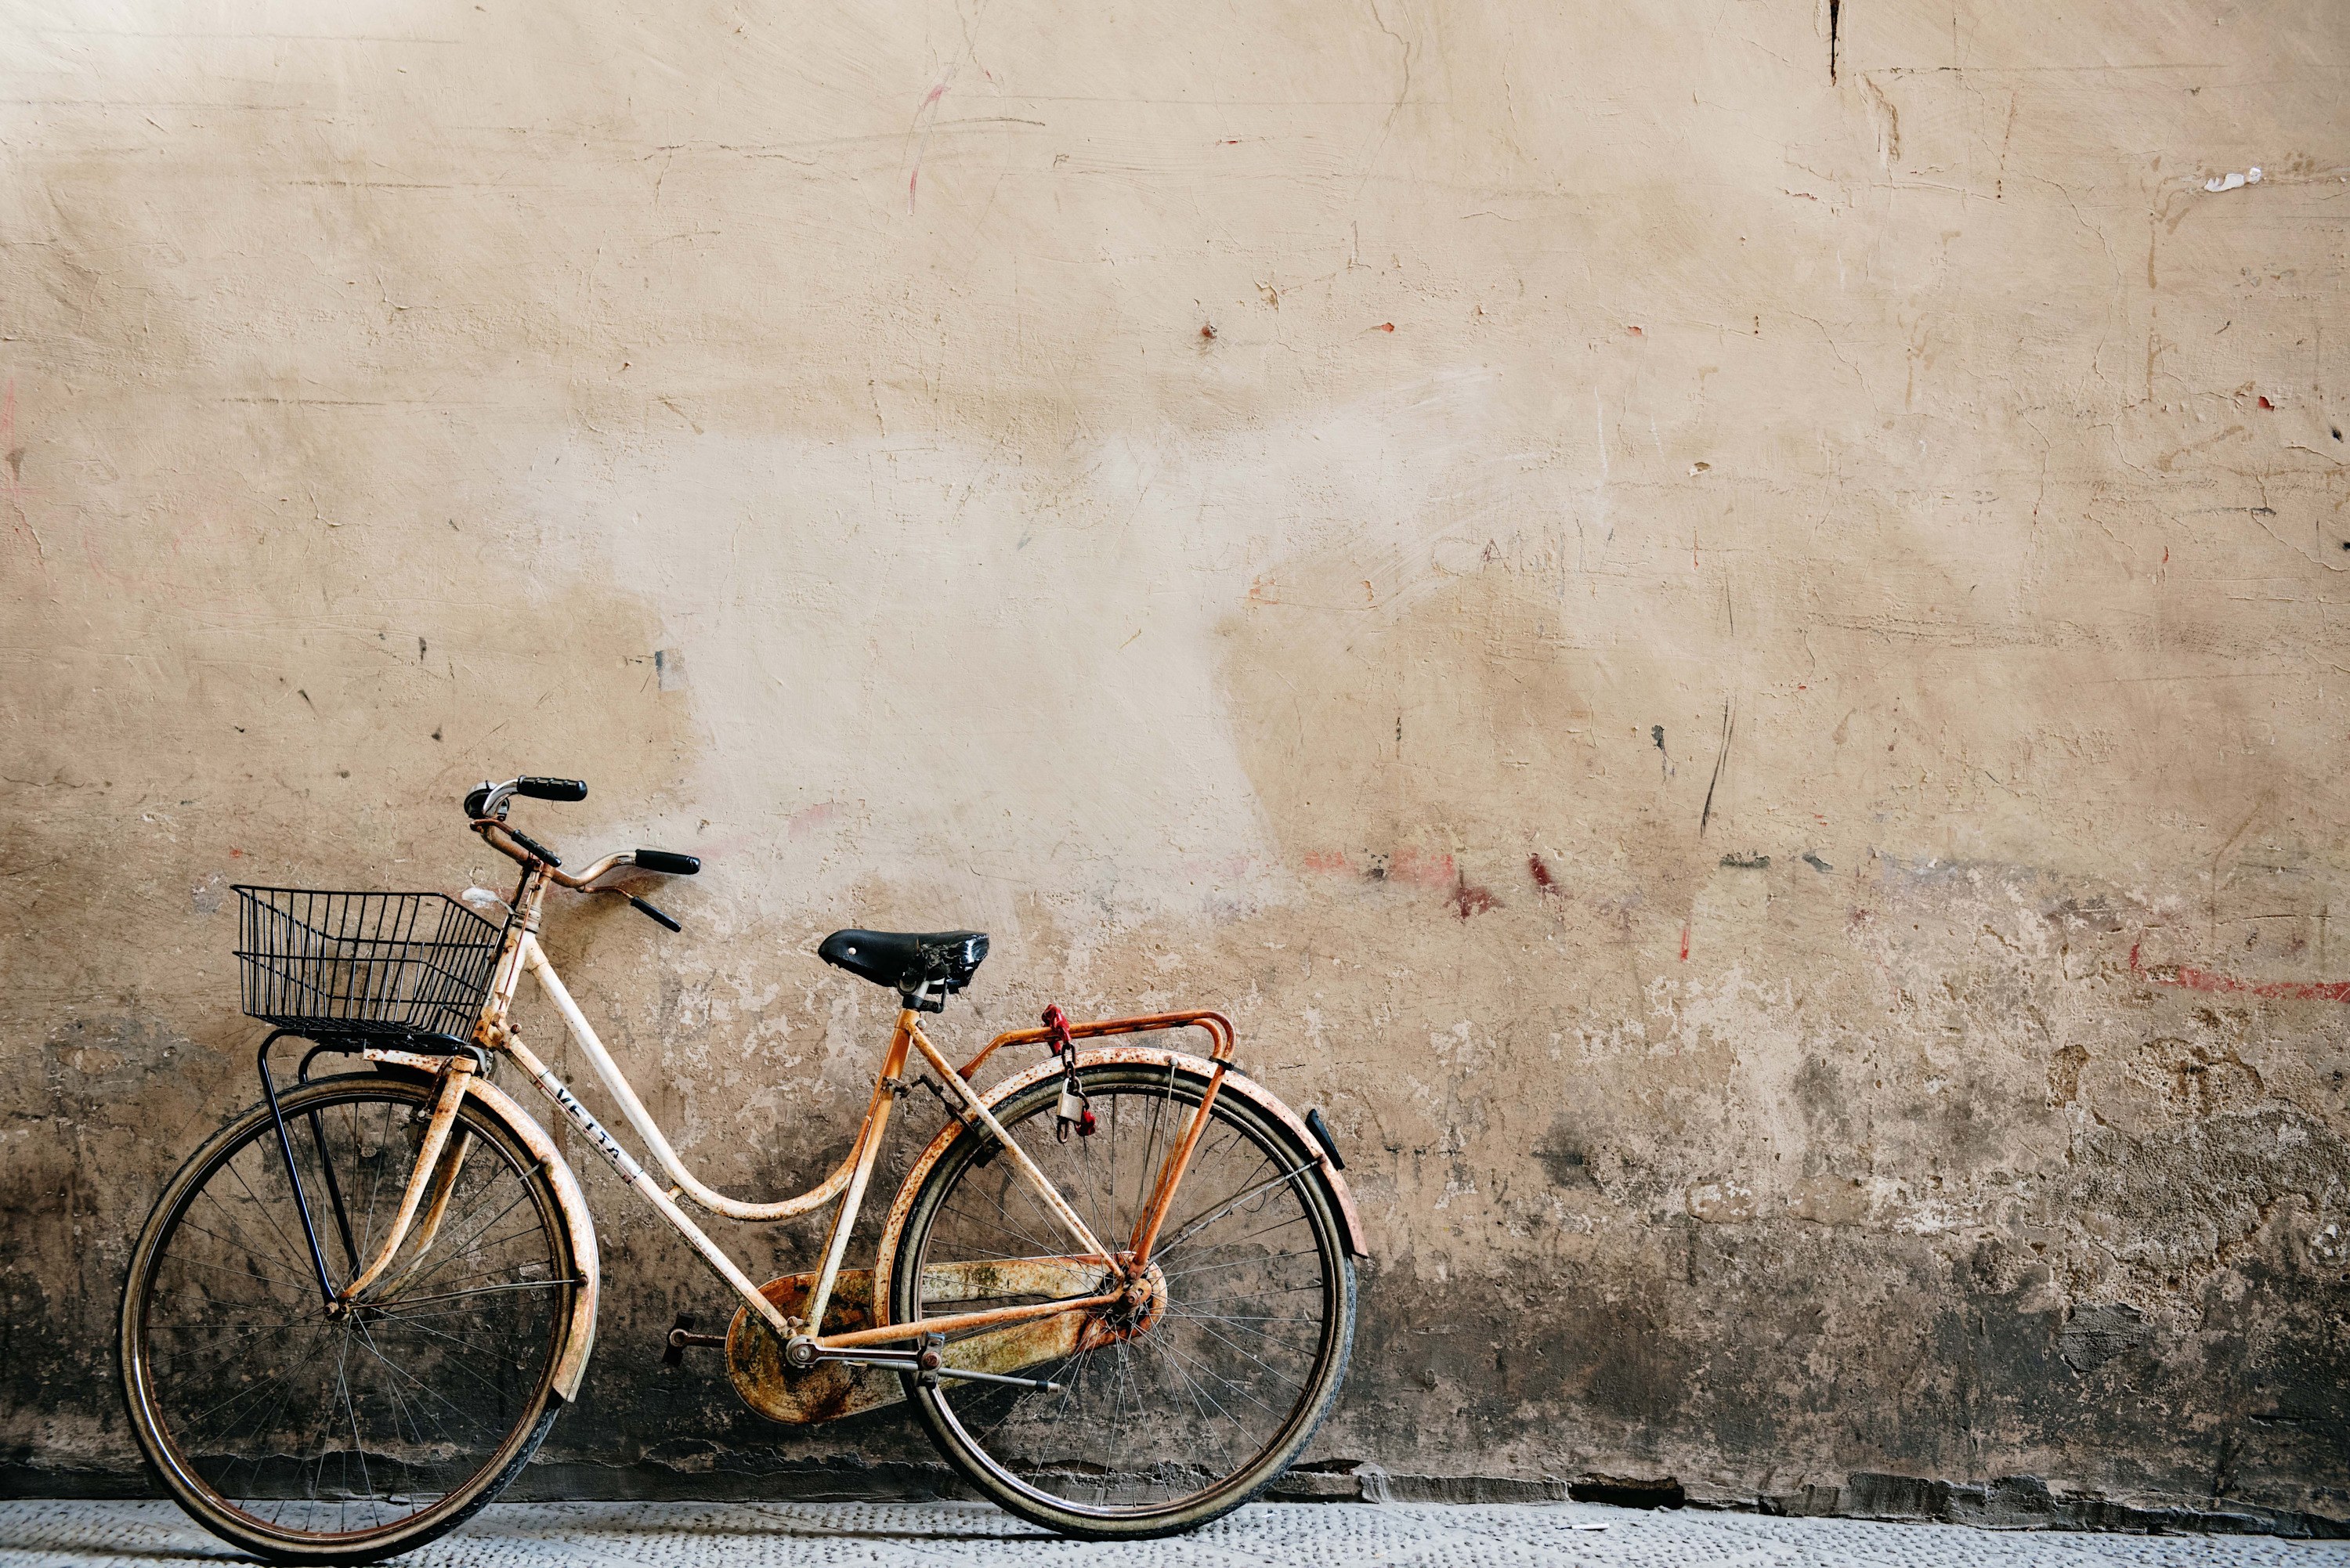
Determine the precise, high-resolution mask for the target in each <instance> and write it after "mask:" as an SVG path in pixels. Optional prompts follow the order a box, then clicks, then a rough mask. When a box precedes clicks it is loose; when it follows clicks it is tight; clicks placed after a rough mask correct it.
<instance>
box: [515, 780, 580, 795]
mask: <svg viewBox="0 0 2350 1568" xmlns="http://www.w3.org/2000/svg"><path fill="white" fill-rule="evenodd" d="M515 794H526V795H528V796H530V798H531V799H533V800H586V799H587V785H586V784H582V783H581V782H580V781H579V780H577V779H542V778H531V777H524V778H518V779H516V780H515Z"/></svg>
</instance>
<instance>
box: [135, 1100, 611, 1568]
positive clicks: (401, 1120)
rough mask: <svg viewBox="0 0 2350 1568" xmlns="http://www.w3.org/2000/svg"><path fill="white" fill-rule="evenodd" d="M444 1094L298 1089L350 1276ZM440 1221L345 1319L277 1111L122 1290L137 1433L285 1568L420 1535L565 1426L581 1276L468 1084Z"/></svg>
mask: <svg viewBox="0 0 2350 1568" xmlns="http://www.w3.org/2000/svg"><path fill="white" fill-rule="evenodd" d="M435 1094H436V1089H435V1087H434V1086H433V1085H430V1084H424V1083H414V1082H410V1081H407V1080H404V1079H400V1078H395V1077H391V1076H389V1075H367V1074H354V1075H347V1076H343V1077H338V1078H330V1079H328V1080H326V1081H324V1082H322V1083H318V1084H314V1085H308V1086H307V1087H304V1088H299V1089H296V1090H295V1091H293V1092H292V1093H290V1094H287V1095H285V1096H281V1097H280V1099H279V1105H280V1106H281V1107H282V1109H283V1111H284V1114H285V1119H286V1133H287V1134H288V1136H289V1137H290V1138H291V1139H292V1142H293V1147H294V1155H295V1165H296V1169H297V1170H298V1171H299V1172H300V1175H301V1184H302V1191H303V1194H304V1196H305V1198H306V1199H307V1204H308V1208H309V1213H310V1219H311V1221H312V1223H313V1225H314V1226H315V1228H316V1230H317V1236H318V1242H319V1246H320V1248H321V1249H322V1250H323V1251H324V1253H325V1256H326V1262H327V1269H328V1277H329V1279H330V1280H331V1281H332V1282H334V1284H335V1285H336V1286H337V1287H338V1288H339V1287H340V1286H341V1284H342V1283H343V1282H344V1281H346V1280H348V1279H349V1278H351V1277H352V1276H353V1275H354V1274H356V1273H357V1272H359V1270H360V1269H361V1268H363V1267H365V1266H366V1265H367V1263H368V1262H369V1261H370V1260H371V1259H372V1258H373V1256H374V1252H375V1248H376V1247H377V1246H378V1245H379V1244H380V1241H381V1239H382V1237H383V1235H384V1233H385V1231H386V1230H387V1228H388V1226H389V1224H390V1220H391V1218H392V1215H393V1213H394V1211H395V1210H397V1209H398V1208H399V1205H400V1196H401V1194H402V1192H403V1191H404V1190H405V1189H406V1186H407V1182H408V1178H409V1174H410V1172H411V1170H412V1169H413V1168H414V1167H415V1161H416V1156H417V1152H418V1147H419V1144H420V1142H421V1137H422V1134H423V1130H424V1127H425V1124H426V1123H427V1122H428V1121H429V1120H430V1119H431V1116H432V1105H433V1100H434V1096H435ZM461 1151H462V1159H461V1162H460V1163H459V1164H458V1166H457V1175H456V1178H455V1179H454V1181H453V1182H452V1183H451V1184H450V1186H449V1188H448V1199H447V1203H446V1205H445V1208H444V1209H443V1210H442V1214H441V1218H440V1224H439V1226H438V1229H437V1232H436V1233H435V1234H434V1236H433V1238H432V1243H431V1245H430V1246H429V1247H428V1248H423V1249H421V1250H420V1246H419V1243H420V1241H421V1239H422V1232H423V1231H424V1229H425V1225H426V1217H425V1216H424V1215H422V1214H420V1216H419V1220H418V1223H417V1225H416V1227H415V1228H413V1229H411V1231H410V1234H409V1239H408V1240H407V1241H404V1242H403V1243H402V1245H401V1248H400V1253H399V1255H398V1256H397V1257H395V1259H394V1260H393V1262H392V1264H391V1267H390V1270H389V1271H388V1272H386V1273H385V1274H384V1275H383V1276H382V1278H381V1279H380V1281H379V1282H378V1283H377V1284H376V1285H375V1286H373V1287H372V1288H371V1289H370V1290H369V1293H368V1299H367V1300H366V1302H365V1303H364V1304H362V1305H359V1306H358V1307H356V1308H352V1309H344V1310H339V1311H329V1309H328V1305H327V1303H326V1301H325V1299H324V1297H323V1295H322V1293H321V1292H320V1290H319V1288H318V1282H317V1271H316V1269H315V1267H314V1265H313V1263H312V1261H311V1255H310V1250H309V1247H308V1244H307V1242H306V1241H305V1240H304V1239H303V1231H302V1215H301V1210H299V1209H298V1208H297V1207H296V1199H295V1190H294V1188H293V1186H292V1185H291V1184H290V1183H289V1182H288V1181H287V1179H286V1159H285V1156H284V1154H283V1152H282V1151H281V1149H280V1147H279V1144H278V1139H277V1131H276V1126H275V1124H274V1123H273V1121H272V1119H271V1116H270V1115H269V1110H268V1107H267V1106H255V1107H254V1108H253V1109H252V1110H250V1111H247V1112H246V1113H245V1114H244V1116H240V1117H238V1118H237V1120H236V1121H235V1122H234V1123H232V1124H231V1125H230V1126H229V1127H225V1128H224V1129H223V1130H222V1131H221V1132H220V1133H219V1134H218V1135H217V1136H215V1137H213V1139H212V1140H211V1141H210V1142H209V1143H207V1144H205V1145H204V1147H203V1148H201V1149H199V1150H197V1151H196V1153H195V1155H194V1157H193V1158H191V1159H190V1160H189V1161H188V1163H187V1164H186V1165H185V1166H183V1167H182V1168H181V1170H180V1172H179V1174H178V1175H177V1176H175V1177H173V1178H172V1182H171V1184H170V1185H169V1186H168V1187H167V1188H165V1189H164V1191H163V1196H162V1197H161V1199H160V1200H158V1202H157V1203H156V1206H155V1210H154V1212H153V1214H152V1215H151V1217H150V1218H149V1220H148V1221H147V1227H146V1230H145V1231H144V1232H143V1233H142V1234H141V1235H140V1239H139V1244H138V1247H137V1248H136V1249H135V1251H133V1252H132V1255H131V1262H130V1278H129V1280H128V1281H127V1282H126V1283H125V1286H124V1290H123V1301H122V1326H121V1355H122V1375H123V1393H124V1397H125V1399H126V1402H127V1404H128V1407H129V1410H130V1427H131V1430H132V1431H133V1432H134V1433H136V1434H137V1436H138V1438H139V1443H140V1448H141V1449H143V1450H144V1451H145V1453H146V1456H147V1459H148V1460H149V1462H150V1463H151V1465H152V1466H153V1467H154V1469H155V1472H156V1474H157V1475H158V1476H159V1477H160V1478H161V1480H162V1482H163V1484H164V1485H165V1486H166V1487H167V1488H169V1489H170V1490H171V1493H172V1496H173V1497H174V1498H175V1499H176V1500H177V1501H179V1503H180V1505H181V1506H182V1508H184V1509H186V1510H187V1511H188V1512H189V1513H190V1514H191V1515H192V1517H193V1518H194V1519H195V1520H196V1521H197V1522H198V1523H200V1524H202V1525H203V1526H204V1527H205V1528H206V1529H207V1530H210V1531H212V1532H213V1533H214V1534H216V1535H218V1536H220V1537H221V1538H222V1539H224V1540H225V1541H228V1542H233V1543H234V1544H235V1545H237V1546H240V1547H242V1548H244V1550H245V1551H248V1552H254V1553H256V1554H257V1555H259V1556H262V1557H265V1558H268V1559H270V1560H272V1561H275V1562H280V1563H368V1562H373V1561H375V1560H376V1559H379V1558H382V1557H387V1556H390V1555H391V1554H392V1553H394V1552H405V1551H409V1550H410V1549H411V1548H413V1547H417V1546H421V1545H422V1544H424V1543H425V1542H428V1541H432V1540H433V1539H435V1538H436V1537H438V1536H440V1535H442V1534H443V1533H445V1532H448V1531H450V1530H452V1529H454V1528H455V1527H456V1526H457V1525H459V1524H461V1523H463V1521H465V1520H466V1519H467V1518H469V1517H470V1516H471V1515H472V1514H473V1512H474V1511H476V1510H478V1509H479V1508H481V1507H482V1506H483V1505H484V1503H486V1502H488V1501H490V1500H491V1499H492V1498H494V1497H495V1496H496V1495H497V1494H498V1493H499V1491H501V1490H504V1487H505V1486H506V1484H507V1483H508V1482H509V1481H510V1480H513V1479H514V1477H515V1474H516V1473H517V1472H518V1471H520V1470H521V1469H522V1467H523V1465H524V1464H525V1462H526V1461H527V1460H528V1459H529V1458H530V1456H531V1453H532V1451H533V1450H534V1449H536V1448H537V1447H538V1444H539V1441H540V1439H541V1438H544V1437H545V1436H546V1429H547V1428H548V1427H549V1426H551V1425H552V1424H553V1422H554V1420H555V1416H556V1410H557V1408H558V1407H559V1405H560V1401H559V1399H558V1397H557V1396H556V1393H555V1389H554V1374H555V1366H556V1360H557V1358H558V1356H559V1355H560V1353H561V1349H562V1345H563V1339H564V1334H565V1333H566V1331H567V1325H568V1324H569V1322H570V1315H571V1307H572V1300H573V1295H574V1293H575V1292H576V1291H577V1289H578V1288H580V1285H581V1281H580V1280H579V1278H578V1277H577V1269H576V1268H575V1266H574V1262H573V1258H572V1255H571V1248H570V1241H569V1235H568V1232H567V1231H566V1229H565V1227H564V1223H563V1218H562V1213H561V1210H560V1209H559V1208H558V1206H557V1203H556V1196H555V1192H554V1189H553V1188H552V1187H551V1186H550V1185H549V1183H548V1181H547V1179H546V1175H545V1174H544V1172H543V1171H542V1170H541V1169H540V1168H539V1167H538V1164H537V1162H536V1160H534V1159H533V1158H531V1156H530V1154H529V1151H528V1150H527V1149H526V1148H525V1147H523V1146H522V1144H521V1143H520V1142H519V1141H518V1140H516V1139H515V1137H514V1136H513V1135H512V1134H511V1133H510V1132H508V1131H507V1130H506V1128H505V1127H504V1125H503V1124H502V1123H500V1122H499V1121H498V1120H497V1119H496V1118H495V1117H494V1116H490V1115H488V1114H487V1113H486V1112H485V1111H484V1110H483V1108H482V1107H481V1106H480V1105H479V1104H478V1103H477V1102H475V1101H473V1100H471V1099H468V1100H467V1101H466V1102H465V1104H464V1106H463V1110H462V1111H461V1112H460V1113H459V1117H458V1122H457V1125H456V1127H453V1128H452V1130H451V1135H450V1139H449V1146H448V1152H447V1153H445V1154H444V1155H443V1156H442V1159H443V1162H444V1168H445V1164H446V1162H447V1161H448V1160H449V1159H451V1158H457V1157H458V1156H459V1155H460V1153H461Z"/></svg>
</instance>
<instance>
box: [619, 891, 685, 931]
mask: <svg viewBox="0 0 2350 1568" xmlns="http://www.w3.org/2000/svg"><path fill="white" fill-rule="evenodd" d="M614 891H616V892H618V891H619V889H617V888H615V889H614ZM620 896H621V897H622V898H626V899H628V901H629V903H630V904H632V905H634V906H635V907H636V910H637V913H639V914H640V915H642V916H644V917H645V918H646V919H650V920H652V921H653V922H654V923H656V924H658V925H663V926H667V927H668V928H669V929H671V930H672V931H681V930H683V929H685V928H684V927H683V926H681V925H679V924H678V923H677V922H676V921H675V920H672V919H670V918H669V917H668V916H667V915H664V914H662V913H661V912H660V910H659V909H654V908H653V907H652V906H651V905H650V904H648V903H646V902H645V901H644V900H643V899H642V898H638V897H637V896H636V895H635V894H634V893H622V894H621V895H620Z"/></svg>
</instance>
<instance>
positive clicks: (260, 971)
mask: <svg viewBox="0 0 2350 1568" xmlns="http://www.w3.org/2000/svg"><path fill="white" fill-rule="evenodd" d="M235 891H236V895H237V898H238V899H239V900H240V901H241V908H240V909H239V913H238V937H239V940H238V943H237V947H236V957H237V961H238V964H239V967H240V969H241V970H242V971H243V981H244V1011H245V1012H246V1013H247V1014H248V1015H249V1016H251V1017H254V1018H258V1019H260V1020H262V1021H263V1022H264V1023H274V1024H276V1025H277V1026H278V1027H279V1028H280V1029H283V1030H286V1031H289V1032H291V1033H297V1034H303V1035H307V1036H308V1037H310V1038H312V1039H314V1040H315V1039H324V1038H348V1037H351V1036H368V1037H375V1036H387V1035H405V1036H413V1035H425V1034H438V1035H448V1036H452V1037H453V1038H455V1039H458V1040H463V1039H465V1038H467V1037H469V1036H470V1035H472V1033H473V1024H474V1023H475V1021H476V1020H477V1019H479V1018H480V1016H481V1012H482V1006H483V1004H484V1002H486V1001H487V1000H488V998H489V992H490V980H491V977H492V975H493V974H494V971H495V970H496V967H497V959H498V951H499V949H500V948H501V947H502V946H503V944H504V940H505V927H504V925H500V924H497V923H494V922H493V921H490V920H485V919H483V918H482V917H481V916H479V915H477V914H475V913H474V912H473V910H471V909H467V908H465V906H463V904H460V903H458V902H457V901H456V900H455V899H454V898H450V897H448V896H447V895H446V894H442V893H362V892H344V891H330V890H327V889H321V888H253V887H245V886H243V885H240V886H238V887H237V888H236V889H235Z"/></svg>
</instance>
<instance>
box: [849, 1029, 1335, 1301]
mask: <svg viewBox="0 0 2350 1568" xmlns="http://www.w3.org/2000/svg"><path fill="white" fill-rule="evenodd" d="M1135 1064H1139V1065H1142V1066H1149V1067H1168V1066H1173V1067H1178V1068H1180V1069H1182V1070H1184V1071H1186V1072H1191V1073H1196V1074H1197V1075H1200V1076H1201V1077H1202V1078H1205V1077H1207V1076H1209V1075H1211V1074H1213V1073H1214V1072H1215V1070H1216V1066H1217V1064H1215V1063H1213V1062H1211V1061H1210V1060H1208V1059H1207V1058H1206V1057H1204V1056H1194V1055H1191V1054H1190V1053H1188V1052H1184V1051H1170V1050H1169V1049H1167V1048H1166V1047H1165V1046H1163V1045H1112V1046H1108V1047H1106V1048H1104V1049H1101V1050H1097V1051H1087V1052H1085V1053H1084V1054H1081V1055H1079V1056H1078V1058H1077V1065H1078V1066H1080V1067H1092V1066H1126V1065H1135ZM1061 1071H1062V1067H1061V1064H1059V1063H1058V1062H1053V1061H1045V1062H1040V1063H1038V1064H1036V1065H1035V1066H1034V1067H1031V1068H1029V1069H1028V1070H1027V1071H1026V1072H1024V1073H1022V1074H1020V1075H1017V1076H1016V1077H1011V1078H1006V1079H1005V1080H1004V1081H1003V1083H1001V1084H998V1085H995V1087H993V1088H992V1089H990V1090H988V1091H987V1092H986V1093H985V1094H983V1095H982V1096H980V1098H981V1099H982V1100H983V1102H984V1103H985V1104H986V1106H987V1108H988V1109H989V1110H991V1111H993V1110H994V1109H995V1108H996V1107H997V1106H1001V1105H1002V1104H1003V1102H1004V1101H1005V1100H1007V1099H1009V1098H1011V1097H1012V1096H1014V1095H1016V1094H1018V1093H1020V1091H1021V1090H1023V1089H1025V1088H1027V1087H1028V1086H1029V1085H1032V1084H1041V1083H1043V1082H1044V1081H1045V1079H1047V1078H1053V1077H1057V1076H1059V1075H1060V1074H1061ZM1217 1093H1219V1094H1224V1095H1238V1096H1241V1097H1242V1098H1243V1099H1244V1100H1246V1101H1248V1102H1249V1103H1250V1104H1251V1105H1253V1106H1256V1107H1257V1108H1258V1109H1260V1110H1262V1111H1263V1112H1264V1113H1265V1114H1266V1115H1268V1116H1272V1117H1273V1118H1274V1120H1275V1121H1277V1122H1279V1123H1280V1124H1281V1125H1282V1126H1284V1127H1287V1128H1288V1129H1289V1131H1290V1133H1291V1134H1292V1136H1294V1137H1295V1138H1296V1139H1297V1142H1298V1146H1299V1147H1302V1148H1305V1149H1310V1150H1312V1151H1313V1152H1314V1153H1315V1156H1316V1157H1317V1162H1316V1167H1315V1174H1316V1175H1317V1176H1319V1177H1320V1178H1321V1180H1322V1189H1323V1191H1324V1193H1325V1194H1326V1196H1327V1197H1328V1198H1329V1199H1330V1207H1331V1208H1333V1209H1335V1210H1337V1211H1338V1224H1339V1227H1340V1229H1341V1230H1342V1231H1344V1232H1345V1236H1346V1243H1347V1251H1348V1252H1350V1253H1352V1254H1354V1255H1355V1256H1356V1257H1358V1258H1360V1257H1367V1256H1368V1255H1369V1251H1370V1249H1369V1248H1368V1247H1367V1246H1366V1245H1364V1241H1363V1220H1362V1216H1361V1215H1359V1214H1357V1212H1356V1211H1355V1199H1354V1195H1353V1194H1351V1193H1349V1192H1348V1191H1347V1179H1346V1177H1344V1176H1343V1175H1341V1174H1340V1173H1339V1171H1338V1169H1337V1168H1336V1166H1334V1165H1332V1164H1331V1163H1330V1156H1329V1152H1328V1151H1327V1150H1326V1149H1325V1148H1323V1147H1322V1140H1321V1139H1320V1138H1317V1137H1315V1136H1314V1133H1313V1131H1312V1129H1311V1128H1309V1127H1306V1125H1305V1118H1304V1117H1303V1116H1299V1115H1298V1114H1297V1113H1296V1112H1295V1111H1293V1110H1291V1109H1290V1108H1289V1107H1288V1106H1285V1105H1283V1104H1282V1103H1281V1101H1280V1100H1279V1099H1278V1098H1277V1097H1276V1096H1274V1092H1273V1091H1272V1090H1271V1089H1268V1088H1266V1087H1265V1086H1264V1085H1263V1084H1260V1083H1258V1082H1257V1081H1256V1080H1255V1079H1253V1078H1252V1077H1250V1076H1249V1075H1247V1074H1245V1073H1243V1072H1241V1071H1239V1070H1238V1069H1236V1068H1231V1067H1227V1068H1225V1069H1224V1083H1223V1087H1222V1088H1221V1089H1219V1090H1218V1091H1217ZM962 1130H963V1128H962V1123H961V1122H960V1121H951V1122H949V1123H947V1125H946V1126H945V1127H941V1128H940V1129H939V1136H938V1137H934V1138H932V1139H931V1144H930V1147H928V1148H925V1149H924V1150H922V1153H921V1158H919V1159H917V1160H915V1161H914V1164H913V1168H911V1169H910V1170H909V1171H907V1172H906V1179H905V1181H904V1182H903V1183H901V1184H900V1185H899V1189H898V1196H897V1198H896V1199H894V1200H892V1201H891V1203H890V1205H889V1218H888V1219H887V1220H884V1221H883V1222H882V1226H881V1241H880V1245H879V1247H878V1248H877V1249H876V1250H875V1252H874V1255H873V1278H874V1281H875V1289H874V1292H873V1316H874V1321H876V1322H877V1323H887V1322H889V1297H890V1289H889V1280H890V1274H891V1271H892V1270H893V1269H894V1268H895V1267H896V1264H897V1259H898V1240H899V1236H900V1235H901V1234H902V1233H903V1232H904V1231H905V1228H906V1216H907V1215H908V1214H909V1213H910V1212H911V1210H913V1207H914V1195H915V1194H916V1193H917V1192H919V1191H920V1190H921V1186H922V1181H923V1179H924V1178H926V1177H927V1176H929V1175H930V1173H931V1167H932V1166H935V1165H936V1164H938V1162H939V1161H940V1159H941V1158H943V1157H944V1156H945V1154H946V1152H947V1147H948V1146H949V1145H951V1144H952V1143H953V1142H954V1140H955V1138H956V1137H957V1135H959V1134H960V1133H961V1132H962Z"/></svg>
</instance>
